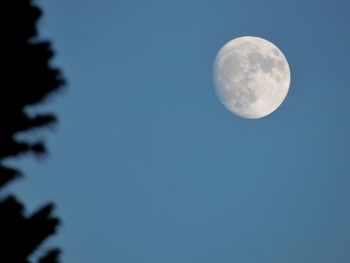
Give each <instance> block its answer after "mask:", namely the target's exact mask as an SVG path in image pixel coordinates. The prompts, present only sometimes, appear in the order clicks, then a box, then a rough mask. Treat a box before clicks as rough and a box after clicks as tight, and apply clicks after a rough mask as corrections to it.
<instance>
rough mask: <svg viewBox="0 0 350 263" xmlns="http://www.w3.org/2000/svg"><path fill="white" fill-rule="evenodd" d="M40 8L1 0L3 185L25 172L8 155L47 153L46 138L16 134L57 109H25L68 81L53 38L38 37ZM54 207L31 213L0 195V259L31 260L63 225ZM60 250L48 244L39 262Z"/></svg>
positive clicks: (49, 118) (26, 1)
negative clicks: (54, 63) (56, 63)
mask: <svg viewBox="0 0 350 263" xmlns="http://www.w3.org/2000/svg"><path fill="white" fill-rule="evenodd" d="M41 14H42V11H41V10H40V9H39V8H38V7H37V6H35V5H33V3H32V1H30V0H4V1H1V3H0V23H1V27H0V30H1V32H0V33H1V39H0V58H1V59H0V190H1V189H3V188H4V187H5V186H6V185H7V184H8V183H9V182H11V181H13V180H14V179H16V178H18V177H20V176H21V172H20V171H19V170H18V169H16V168H13V167H7V166H5V165H4V162H3V160H4V159H5V158H8V157H15V156H20V155H22V154H24V153H33V154H34V155H43V154H45V153H46V147H45V144H44V142H43V141H34V142H29V141H25V140H19V139H17V138H16V136H15V135H16V134H17V133H19V132H27V131H30V130H32V129H38V128H42V127H45V126H48V125H50V124H53V123H55V122H56V117H55V116H54V115H53V114H50V113H44V114H37V115H36V116H30V115H28V114H27V112H26V110H25V109H26V107H28V106H35V105H37V104H40V103H42V102H43V101H44V100H45V98H47V96H48V95H49V94H51V93H53V92H54V91H57V90H59V89H60V88H61V87H62V85H63V84H64V80H63V78H62V76H61V72H60V71H59V70H58V69H56V68H53V67H51V66H50V64H49V62H50V59H51V58H52V57H53V55H54V53H53V51H52V49H51V47H50V43H49V42H47V41H39V40H37V25H36V23H37V21H38V19H39V17H40V16H41ZM53 209H54V205H53V204H52V203H49V204H46V205H44V206H43V207H41V208H40V209H38V210H37V211H36V212H34V213H33V214H31V215H27V214H26V213H25V207H24V205H23V204H22V203H21V202H20V201H19V200H17V198H16V197H14V196H5V197H3V198H2V199H0V262H1V263H22V262H23V263H24V262H31V261H30V260H29V259H30V258H31V256H32V255H33V253H34V252H35V251H36V250H37V249H38V248H39V246H40V245H42V244H43V242H44V241H45V240H46V239H47V238H48V237H49V236H50V235H52V234H54V233H55V232H56V229H57V226H58V225H59V220H58V218H56V217H55V216H53V215H52V213H53ZM59 252H60V251H59V250H58V249H51V250H48V251H46V252H45V253H44V255H41V258H39V259H38V260H37V261H36V262H39V263H56V262H58V256H59ZM39 257H40V255H39Z"/></svg>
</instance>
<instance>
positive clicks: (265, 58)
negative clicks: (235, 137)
mask: <svg viewBox="0 0 350 263" xmlns="http://www.w3.org/2000/svg"><path fill="white" fill-rule="evenodd" d="M214 83H215V89H216V92H217V95H218V97H219V99H220V101H221V102H222V103H223V104H224V105H225V107H226V108H227V109H228V110H229V111H231V112H233V113H235V114H236V115H238V116H240V117H243V118H249V119H257V118H261V117H264V116H266V115H268V114H270V113H272V112H273V111H274V110H276V109H277V108H278V107H279V106H280V105H281V103H282V102H283V100H284V99H285V97H286V95H287V93H288V89H289V84H290V70H289V65H288V62H287V59H286V58H285V56H284V55H283V53H282V52H281V51H280V50H279V49H278V48H277V47H276V46H275V45H274V44H272V43H271V42H269V41H267V40H265V39H262V38H259V37H251V36H245V37H239V38H235V39H233V40H231V41H229V42H228V43H227V44H225V45H224V46H223V47H222V48H221V50H220V51H219V53H218V54H217V56H216V58H215V62H214Z"/></svg>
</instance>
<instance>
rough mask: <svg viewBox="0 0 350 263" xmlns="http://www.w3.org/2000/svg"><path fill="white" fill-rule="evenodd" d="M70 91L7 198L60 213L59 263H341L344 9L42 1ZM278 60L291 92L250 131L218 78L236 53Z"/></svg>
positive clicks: (297, 1)
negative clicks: (215, 69) (247, 50)
mask: <svg viewBox="0 0 350 263" xmlns="http://www.w3.org/2000/svg"><path fill="white" fill-rule="evenodd" d="M38 3H39V4H40V6H42V7H43V9H44V12H45V16H44V18H43V19H42V20H41V24H40V30H41V36H42V37H43V38H48V39H50V40H52V41H53V43H54V48H55V50H56V51H57V55H56V58H55V60H54V65H57V66H59V67H61V68H62V69H63V70H64V72H65V75H66V78H67V80H68V83H69V85H68V87H67V88H66V89H65V90H64V92H62V93H61V94H59V95H58V96H55V99H50V100H49V101H48V104H47V105H46V106H45V107H43V108H45V109H50V110H52V111H55V112H56V113H57V115H58V117H59V119H60V123H59V125H58V126H57V127H56V128H55V129H54V132H51V131H48V132H47V133H46V138H47V142H48V146H49V149H50V152H51V153H50V156H49V158H47V159H46V160H43V161H36V160H35V159H32V158H22V159H21V160H20V162H19V163H20V166H21V167H22V169H23V170H24V171H25V172H26V174H27V176H26V179H25V180H23V181H20V182H17V183H16V184H13V185H12V187H11V191H14V192H15V193H17V194H18V195H19V196H20V197H21V198H22V199H23V200H25V201H26V203H27V204H28V207H29V208H30V209H29V210H30V211H31V210H33V209H34V208H35V207H38V206H39V205H40V204H42V203H43V202H45V201H54V202H56V204H57V206H58V209H57V214H58V215H59V216H60V217H61V219H62V220H63V222H64V223H63V225H62V227H61V228H60V231H59V235H58V236H57V237H55V238H54V239H53V240H51V241H50V245H51V244H52V245H55V244H57V245H59V246H61V247H62V248H63V250H64V254H63V261H64V262H85V263H96V262H123V263H136V262H152V263H161V262H168V263H178V262H182V263H190V262H191V263H192V262H201V263H212V262H220V263H232V262H239V263H274V262H276V263H277V262H278V263H279V262H283V263H294V262H298V263H304V262H305V263H310V262H317V263H329V262H337V263H347V262H348V259H349V258H350V249H349V247H350V227H349V222H350V209H349V207H348V204H349V202H350V192H349V185H350V178H349V171H350V162H349V156H350V139H349V134H350V125H349V106H348V105H349V103H348V100H349V97H350V89H349V85H348V84H349V73H348V70H349V65H348V61H349V59H350V53H349V46H350V36H349V34H348V25H349V22H350V21H349V20H350V18H349V16H348V12H349V8H350V4H349V3H348V1H345V0H344V1H341V0H334V1H330V0H329V1H322V0H321V1H310V0H294V1H277V0H263V1H261V0H236V1H234V0H230V1H225V0H215V1H214V0H211V1H209V0H207V1H205V0H202V1H199V0H197V1H195V0H177V1H166V0H152V1H141V0H128V1H122V0H101V1H92V0H85V1H70V0H61V1H38ZM244 35H253V36H258V37H263V38H266V39H268V40H270V41H272V42H273V43H274V44H276V45H277V46H278V47H279V48H280V49H281V50H282V51H283V53H284V54H285V56H286V57H287V59H288V61H289V65H290V68H291V74H292V83H291V87H290V91H289V94H288V96H287V98H286V100H285V102H284V103H283V104H282V106H281V107H280V108H279V109H278V110H277V111H275V112H274V113H273V114H271V115H269V116H267V117H265V118H262V119H258V120H245V119H240V118H238V117H236V116H234V115H233V114H232V113H230V112H229V111H227V110H226V109H225V108H224V107H223V106H222V105H221V104H220V102H219V100H218V99H217V98H216V96H215V91H214V87H213V83H212V66H213V62H214V58H215V56H216V53H217V52H218V50H219V49H220V48H221V47H222V45H224V44H225V43H226V42H227V41H229V40H231V39H232V38H235V37H239V36H244Z"/></svg>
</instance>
